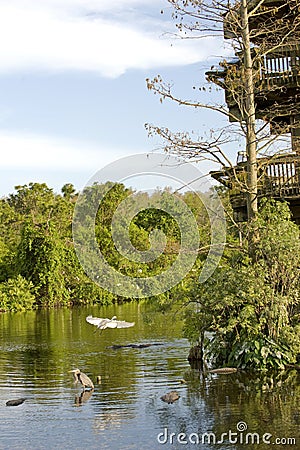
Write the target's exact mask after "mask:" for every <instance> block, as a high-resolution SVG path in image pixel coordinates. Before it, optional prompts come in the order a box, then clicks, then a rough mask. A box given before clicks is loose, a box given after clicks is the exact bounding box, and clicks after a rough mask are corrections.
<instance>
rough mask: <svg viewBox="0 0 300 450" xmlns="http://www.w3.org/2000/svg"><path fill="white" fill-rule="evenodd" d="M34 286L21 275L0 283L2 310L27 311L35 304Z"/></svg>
mask: <svg viewBox="0 0 300 450" xmlns="http://www.w3.org/2000/svg"><path fill="white" fill-rule="evenodd" d="M35 301H36V299H35V295H34V287H33V284H32V283H31V281H28V280H26V279H25V278H23V277H22V276H21V275H18V276H17V277H16V278H9V279H8V280H7V281H5V282H3V283H0V310H1V311H25V310H26V309H32V308H33V307H34V305H35Z"/></svg>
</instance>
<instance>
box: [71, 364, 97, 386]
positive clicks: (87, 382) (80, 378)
mask: <svg viewBox="0 0 300 450" xmlns="http://www.w3.org/2000/svg"><path fill="white" fill-rule="evenodd" d="M69 372H72V373H73V378H74V383H75V384H77V383H78V382H79V383H81V384H82V386H83V390H84V391H85V388H89V389H94V384H93V382H92V380H91V379H90V378H89V377H88V376H87V375H86V374H85V373H83V372H81V371H80V370H79V369H73V370H69Z"/></svg>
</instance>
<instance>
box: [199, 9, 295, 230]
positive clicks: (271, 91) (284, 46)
mask: <svg viewBox="0 0 300 450" xmlns="http://www.w3.org/2000/svg"><path fill="white" fill-rule="evenodd" d="M258 4H259V8H260V9H258V10H257V12H256V14H255V19H251V22H250V23H249V25H250V30H252V31H253V30H254V32H253V33H252V37H253V36H254V37H253V38H252V43H253V48H252V52H253V73H254V96H255V103H256V118H257V119H262V120H264V121H266V122H268V123H269V125H270V132H271V133H274V134H281V133H290V135H291V149H290V151H289V152H288V153H285V154H282V153H281V154H279V155H274V156H270V157H268V158H260V159H258V161H257V162H258V179H259V182H258V198H261V197H272V198H275V199H285V200H287V201H288V202H289V204H290V208H291V212H292V215H293V218H294V220H295V221H296V222H297V223H299V224H300V182H299V180H300V41H299V39H300V10H299V1H296V0H260V1H258V0H250V2H249V4H248V5H250V6H249V7H250V9H251V7H253V8H255V7H257V5H258ZM270 8H272V14H270V17H269V16H268V15H266V14H265V11H270ZM260 11H261V17H260V14H259V12H260ZM283 21H286V22H285V26H286V24H287V23H290V28H291V29H293V30H294V31H293V32H291V34H290V36H289V37H288V38H287V39H283V38H282V36H280V35H278V33H279V32H277V30H280V29H284V28H282V27H281V26H280V24H282V23H283ZM277 24H279V25H278V27H277ZM268 26H269V27H271V28H270V29H274V31H275V32H274V33H268V32H267V30H268ZM232 30H233V28H231V24H230V19H229V18H228V17H226V16H225V18H224V36H225V38H232V37H233V31H232ZM256 30H257V31H258V32H257V33H255V31H256ZM276 32H277V35H276ZM278 42H280V44H279V45H278V44H277V43H278ZM262 47H263V48H264V51H261V49H262ZM266 49H268V51H266ZM261 55H262V56H261ZM240 56H241V55H239V54H236V58H235V59H234V60H232V61H229V62H227V61H223V62H221V63H220V64H219V68H218V70H214V71H210V72H207V73H206V76H207V79H208V80H209V81H212V82H214V83H216V84H217V85H219V86H221V87H222V88H223V89H224V91H225V100H226V103H227V106H228V109H229V114H230V121H232V122H237V121H243V120H244V119H243V114H244V113H243V109H242V107H241V105H242V100H240V101H239V98H240V97H239V94H240V92H239V90H240V91H241V89H242V87H240V85H239V83H240V80H241V79H242V71H243V64H242V61H241V57H240ZM211 175H212V177H213V178H215V179H216V180H218V181H219V182H220V183H222V184H224V185H225V186H227V187H229V188H230V189H231V194H230V197H231V203H232V207H233V210H234V214H235V218H236V220H238V221H243V220H246V218H247V214H246V212H247V211H246V194H245V192H243V190H242V189H241V186H242V183H241V184H239V183H238V179H240V180H241V181H242V180H246V163H244V162H239V163H237V165H236V166H235V167H231V168H229V167H228V168H224V169H223V170H220V171H214V172H211ZM234 178H236V182H235V181H234Z"/></svg>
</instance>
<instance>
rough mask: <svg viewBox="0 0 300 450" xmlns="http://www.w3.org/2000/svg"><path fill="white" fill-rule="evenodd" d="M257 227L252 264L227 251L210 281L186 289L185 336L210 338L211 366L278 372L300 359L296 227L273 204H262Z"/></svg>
mask: <svg viewBox="0 0 300 450" xmlns="http://www.w3.org/2000/svg"><path fill="white" fill-rule="evenodd" d="M257 223H258V225H259V236H260V240H259V242H258V244H257V248H256V261H255V262H254V263H253V262H252V261H250V259H249V258H248V257H247V251H246V249H245V248H243V247H241V248H237V247H236V248H235V249H233V250H227V251H226V252H225V254H224V257H223V261H222V263H221V265H220V266H219V267H218V268H217V270H216V271H215V273H214V274H213V276H212V277H211V278H210V279H209V280H207V281H206V282H205V283H204V284H203V285H199V283H194V284H193V285H192V286H191V290H190V296H191V298H193V299H194V302H193V305H192V306H190V307H189V308H188V309H187V310H186V317H187V318H186V335H187V336H188V337H189V338H190V339H191V341H195V335H197V332H199V335H200V334H206V335H210V339H208V340H207V341H206V353H207V358H208V359H211V360H212V361H213V363H214V364H215V365H216V366H224V365H231V366H235V367H242V368H245V367H251V368H255V369H269V368H284V367H285V365H286V364H292V363H295V362H296V361H297V357H299V354H300V344H299V342H300V333H299V331H300V327H299V317H300V303H299V299H300V271H299V267H300V239H299V228H298V227H297V226H296V225H295V224H294V223H293V222H291V221H290V215H289V209H288V206H287V205H286V204H284V203H276V202H275V201H268V202H267V201H266V202H264V203H263V205H262V209H261V211H260V214H259V217H258V222H257ZM191 312H193V316H191V317H192V319H191V318H190V314H191ZM191 320H192V321H196V322H197V323H198V325H199V326H198V327H195V325H193V326H191Z"/></svg>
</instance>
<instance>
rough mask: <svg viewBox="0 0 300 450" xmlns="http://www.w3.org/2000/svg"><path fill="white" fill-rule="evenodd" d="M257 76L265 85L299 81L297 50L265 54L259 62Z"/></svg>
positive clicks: (291, 83)
mask: <svg viewBox="0 0 300 450" xmlns="http://www.w3.org/2000/svg"><path fill="white" fill-rule="evenodd" d="M259 78H260V81H261V82H262V83H263V84H267V86H270V87H271V86H283V85H294V84H297V83H299V81H300V53H299V51H282V52H281V53H277V54H276V55H265V56H264V57H263V58H262V60H261V62H260V64H259Z"/></svg>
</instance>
